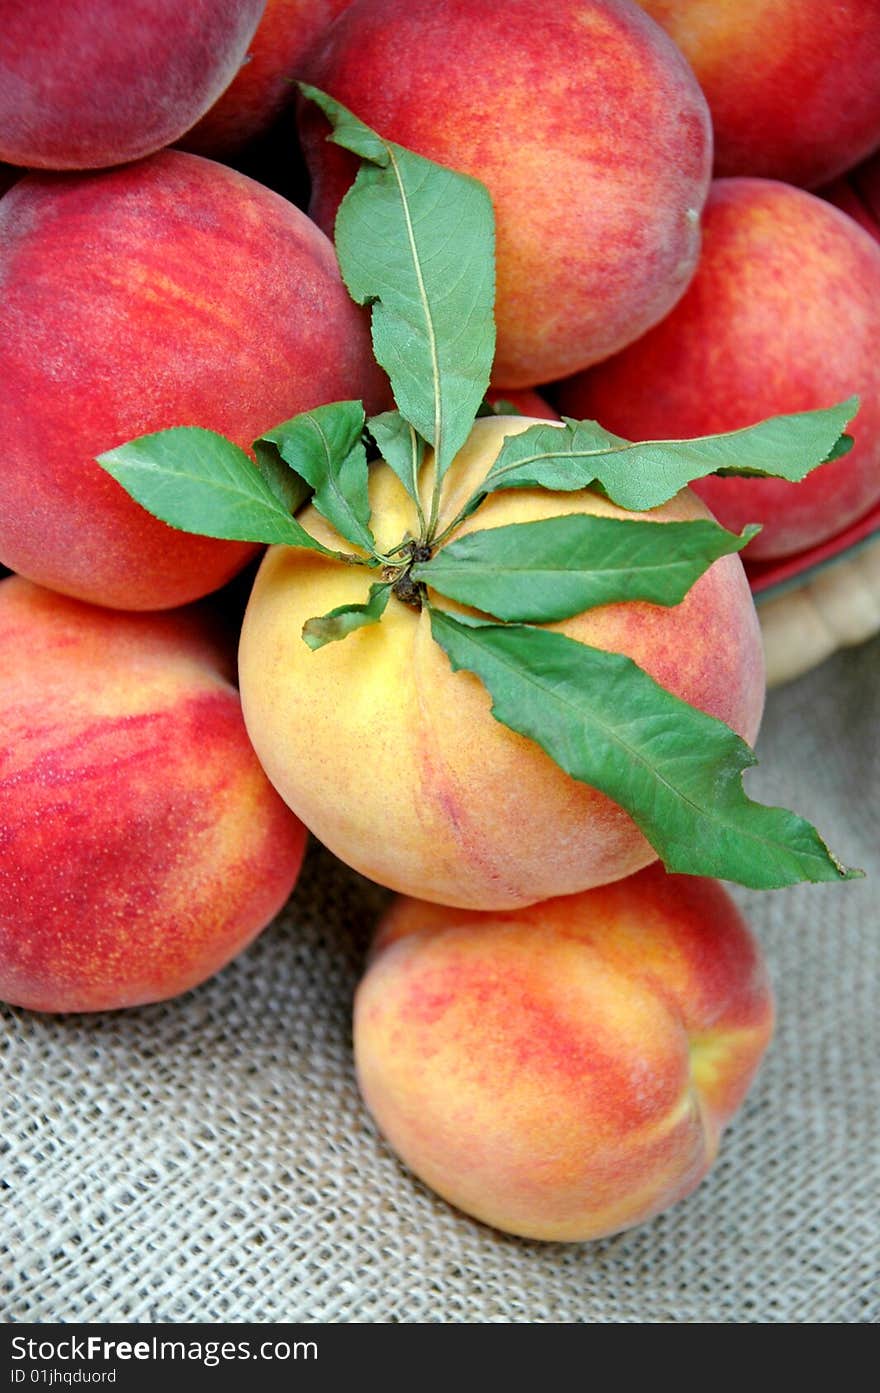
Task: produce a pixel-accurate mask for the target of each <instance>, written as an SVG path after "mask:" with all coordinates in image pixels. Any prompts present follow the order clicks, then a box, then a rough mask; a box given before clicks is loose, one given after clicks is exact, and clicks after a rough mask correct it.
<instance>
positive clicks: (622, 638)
mask: <svg viewBox="0 0 880 1393" xmlns="http://www.w3.org/2000/svg"><path fill="white" fill-rule="evenodd" d="M532 424H534V422H532V421H530V420H529V419H527V418H525V419H524V418H521V417H507V418H504V417H486V418H485V419H483V420H480V421H478V422H477V423H476V425H475V426H474V429H473V433H472V435H471V437H470V440H469V442H468V444H467V445H466V446H465V448H464V450H463V451H462V452H461V453H460V454H459V456H458V458H457V460H456V461H455V462H454V464H453V466H452V469H451V471H450V474H449V475H448V476H447V483H449V487H448V488H447V490H446V497H445V502H444V505H443V508H442V511H441V526H442V524H443V520H444V519H448V520H451V518H452V517H454V516H455V514H456V513H457V512H458V510H459V508H460V507H461V506H462V505H463V504H464V502H465V500H466V499H467V497H469V495H470V493H471V492H472V490H473V489H474V488H476V487H477V485H478V484H479V483H480V482H481V481H482V479H483V478H484V477H485V475H486V473H487V471H488V469H489V466H490V464H491V462H492V460H493V459H494V458H495V456H496V454H497V452H498V449H499V447H500V445H501V441H502V439H503V437H504V436H505V435H511V434H515V433H518V432H519V431H522V430H525V429H526V428H527V427H528V426H529V425H532ZM371 500H372V505H373V530H374V534H375V536H376V539H377V542H378V543H379V546H380V547H384V548H389V547H391V546H394V545H396V544H397V543H398V542H400V541H401V540H402V539H403V538H404V537H405V535H406V534H407V531H409V532H410V534H411V535H417V526H416V520H415V517H414V516H413V514H412V511H411V510H412V504H411V503H410V501H409V499H408V498H407V496H406V495H405V494H404V491H403V488H402V485H401V484H400V483H399V481H398V480H397V478H396V476H395V475H394V474H392V472H391V470H390V469H388V468H387V466H385V465H381V466H378V467H376V468H375V469H374V470H373V473H372V479H371ZM576 512H595V513H604V514H608V513H616V514H617V515H618V516H624V517H626V516H630V515H629V514H625V513H623V512H622V510H620V509H616V508H614V506H613V505H612V504H610V503H608V502H606V501H604V500H603V499H601V498H599V497H598V496H597V495H595V494H591V493H588V492H586V491H584V492H581V493H570V494H552V493H547V492H544V491H542V490H528V489H517V490H511V491H509V492H505V493H496V494H493V495H491V496H490V498H489V499H487V501H486V503H485V504H484V505H483V506H482V507H481V508H480V509H479V510H478V511H477V512H476V513H475V514H474V515H473V516H472V517H471V518H470V519H469V520H468V521H467V522H466V523H465V524H464V525H463V527H462V528H461V529H460V531H459V532H457V533H456V534H455V535H456V536H461V535H463V534H464V533H465V532H471V531H476V530H479V529H481V528H485V527H496V526H499V525H501V524H503V523H510V522H524V521H531V520H533V519H536V518H541V517H548V516H555V515H558V514H560V513H576ZM639 516H645V515H639ZM650 516H651V517H652V518H655V519H657V520H660V521H663V520H664V519H665V520H669V521H672V520H679V519H687V518H693V517H704V516H706V513H705V510H704V509H703V507H702V505H701V504H700V503H699V501H698V500H696V499H695V498H693V497H692V496H690V495H688V494H687V493H682V494H680V495H679V496H678V498H677V499H675V500H674V501H673V502H672V503H670V504H667V505H666V506H665V507H664V508H663V509H662V510H655V512H654V513H653V514H651V515H650ZM302 521H303V524H304V526H306V527H307V529H308V530H309V531H312V532H313V534H314V535H316V536H318V537H320V538H321V539H322V540H324V541H325V543H330V544H331V545H333V546H337V547H338V546H339V540H338V538H336V536H335V534H334V533H333V532H332V531H331V529H330V528H329V527H328V526H327V525H326V524H324V523H323V522H322V520H321V519H320V517H319V516H318V515H317V514H316V513H315V512H314V511H311V510H310V511H307V512H306V513H304V514H303V515H302ZM347 549H348V550H350V548H347ZM376 579H377V574H376V572H374V571H370V572H367V571H364V570H362V569H360V568H357V567H351V566H342V565H340V564H339V563H338V562H328V561H327V560H325V559H323V558H322V557H320V556H319V555H316V554H314V553H311V552H304V551H294V550H291V549H285V548H273V549H270V551H269V552H268V553H267V555H266V557H265V558H264V560H263V562H262V564H261V567H260V570H259V572H258V574H257V578H256V581H255V583H254V589H253V591H252V593H251V598H250V601H249V604H248V608H247V612H246V614H245V619H244V625H243V629H242V636H241V647H240V650H239V672H240V680H241V692H242V705H243V708H244V714H245V721H246V723H247V727H248V733H249V735H250V737H251V740H252V741H253V744H254V748H255V749H256V751H257V754H258V756H259V759H260V762H261V763H262V765H263V767H264V769H265V770H266V772H267V774H268V775H269V778H270V779H271V780H272V782H273V783H274V785H275V787H276V788H277V789H278V791H279V792H280V793H281V796H282V797H283V798H284V799H285V801H286V802H288V803H289V804H290V806H291V807H292V808H293V810H294V811H295V812H296V814H297V816H299V817H301V818H302V820H303V822H305V824H306V826H308V827H309V828H310V829H311V830H312V831H313V832H314V833H315V835H316V836H317V837H318V838H319V839H320V840H321V841H323V842H324V843H325V844H326V845H327V846H328V847H329V848H330V850H331V851H333V852H334V853H335V854H336V855H337V856H339V857H340V858H341V859H342V860H343V861H346V862H348V863H349V864H350V865H352V866H354V867H355V869H357V870H359V871H361V872H362V873H363V874H364V875H367V876H369V877H371V878H372V879H373V880H376V881H378V882H379V883H380V884H383V885H387V886H390V887H391V888H392V889H394V890H401V891H403V892H405V893H407V894H413V895H417V896H418V897H419V898H421V899H426V900H436V901H440V902H443V903H448V904H457V905H467V906H470V907H473V908H476V909H498V908H511V907H514V906H518V905H523V904H530V903H533V902H534V901H536V900H541V899H546V898H547V897H548V896H549V895H551V894H567V893H573V892H574V891H577V890H582V889H585V888H586V887H588V886H590V885H595V884H598V883H602V882H604V881H609V880H615V879H618V878H619V877H621V876H625V875H628V874H630V873H631V872H632V871H635V870H638V869H639V868H640V867H642V866H644V865H646V864H648V862H650V861H652V860H654V859H655V853H654V851H653V849H652V848H651V847H650V846H649V845H648V843H647V842H646V841H645V840H644V838H643V837H642V835H641V833H640V832H639V831H638V830H637V828H636V827H635V825H634V824H633V823H632V822H631V820H630V819H629V817H628V816H627V815H626V814H625V813H623V812H622V811H621V809H620V808H618V807H617V806H616V805H615V804H613V803H611V802H610V801H609V800H608V799H606V798H605V797H604V796H602V795H601V794H599V793H597V792H596V791H595V790H593V789H591V788H589V787H587V786H586V785H585V784H583V783H579V782H576V781H575V780H574V779H572V778H570V777H569V776H568V775H567V774H565V773H563V771H562V770H561V769H560V768H559V767H558V766H557V765H556V764H554V762H553V761H552V760H551V759H550V757H549V756H548V755H547V754H545V753H544V752H543V750H541V749H540V748H539V747H538V746H537V745H535V744H534V743H533V742H532V741H529V740H527V739H525V737H523V736H520V735H517V734H515V733H514V732H513V731H511V730H509V729H508V728H507V727H506V726H503V725H501V724H500V723H499V722H498V721H496V720H495V718H494V717H493V716H492V715H491V714H490V705H491V701H490V698H489V695H488V693H487V692H486V689H485V688H484V687H483V685H482V683H481V682H480V681H479V680H478V678H476V677H475V676H473V675H472V674H470V673H467V672H459V673H453V672H452V670H451V668H450V665H449V661H448V659H447V657H446V655H445V653H444V652H443V650H442V649H441V648H440V647H439V645H438V644H436V643H435V642H434V640H433V639H432V637H431V630H430V619H429V616H428V613H427V611H426V610H423V611H421V613H418V612H417V611H416V610H414V609H413V608H412V607H410V606H408V605H406V604H403V603H402V602H401V601H399V600H397V599H396V598H395V597H392V598H391V599H390V601H389V604H388V608H387V609H386V611H385V615H384V617H383V619H382V621H381V623H379V624H378V625H373V626H371V627H369V628H362V629H360V630H358V631H357V632H355V633H354V634H352V635H350V636H349V637H348V638H346V639H345V640H344V641H341V642H336V643H330V644H327V645H326V646H325V647H324V648H321V649H319V650H318V651H317V652H314V653H313V652H310V650H309V649H308V648H307V646H306V645H305V643H303V642H302V640H301V638H300V634H301V630H302V626H303V623H304V622H305V621H306V620H307V619H310V618H312V617H314V616H317V615H323V614H326V613H327V612H328V611H329V610H331V609H333V608H335V607H336V606H337V605H341V604H345V603H351V602H362V601H364V600H365V599H366V598H367V592H368V587H369V584H370V582H371V581H374V580H376ZM437 603H438V604H439V605H442V606H447V607H448V608H455V607H454V606H452V604H451V602H447V601H442V600H440V599H439V597H437ZM553 627H554V628H558V629H559V630H561V631H562V632H564V633H566V634H568V635H570V636H571V637H573V638H576V639H580V640H581V641H583V642H587V643H594V644H596V645H597V646H598V647H602V648H607V649H611V650H613V651H617V652H624V653H627V654H629V656H631V657H632V658H634V659H635V661H636V662H638V663H639V664H640V665H641V666H643V667H644V668H646V669H647V670H648V671H649V672H650V673H651V675H652V676H653V677H654V678H655V679H656V680H657V681H659V682H660V683H661V684H662V685H663V686H665V687H668V688H669V689H671V690H672V691H674V692H675V693H676V694H677V695H679V696H680V697H682V698H683V699H684V700H687V701H690V702H691V703H693V704H695V705H697V706H700V707H702V709H704V710H706V711H708V712H710V713H711V714H712V715H714V716H717V717H720V718H721V719H722V720H726V721H728V723H729V724H731V725H733V726H734V727H735V728H736V729H737V730H738V731H739V733H740V734H741V735H743V736H744V737H745V738H746V739H748V740H750V739H752V738H753V737H754V735H755V733H756V731H757V728H758V725H759V722H760V716H761V710H762V705H763V696H764V669H763V656H762V651H761V642H760V635H759V630H758V624H757V620H756V618H755V612H754V607H753V605H752V601H751V596H750V594H749V590H748V586H747V584H746V580H745V575H744V573H743V569H742V565H741V563H740V561H739V558H738V557H726V558H723V559H722V560H720V561H718V562H716V563H715V565H713V566H712V567H711V568H710V570H709V571H708V572H707V574H706V575H705V576H704V577H702V578H701V580H700V581H698V582H697V584H696V585H695V586H694V587H693V588H692V590H691V591H690V593H689V595H688V596H687V597H686V599H685V600H684V601H683V603H682V604H681V605H679V606H677V607H676V608H674V609H663V608H660V607H658V606H654V605H648V604H622V605H606V606H603V607H602V608H600V609H595V610H591V611H590V612H588V613H587V614H584V615H581V616H577V617H575V618H574V619H569V620H565V621H563V622H562V623H561V624H559V625H555V626H553Z"/></svg>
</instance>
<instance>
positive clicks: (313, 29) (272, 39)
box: [180, 0, 349, 159]
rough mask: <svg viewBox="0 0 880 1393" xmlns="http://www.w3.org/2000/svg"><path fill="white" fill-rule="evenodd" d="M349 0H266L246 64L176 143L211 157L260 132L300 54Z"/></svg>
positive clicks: (288, 93) (285, 93)
mask: <svg viewBox="0 0 880 1393" xmlns="http://www.w3.org/2000/svg"><path fill="white" fill-rule="evenodd" d="M348 3H349V0H268V3H267V5H266V9H265V11H264V13H263V17H262V19H261V20H260V23H259V24H258V26H257V32H256V33H255V34H254V37H253V39H252V40H251V42H250V43H249V44H248V57H247V62H246V63H245V64H244V66H243V67H242V68H241V69H240V71H239V72H238V73H236V75H235V77H234V78H233V80H232V82H231V83H230V84H229V86H228V87H227V88H226V91H225V92H224V93H223V95H222V96H221V97H219V98H218V99H217V101H216V102H215V103H214V105H213V106H212V107H211V109H210V111H207V112H206V113H205V115H204V116H203V117H202V118H201V120H200V121H198V122H197V123H196V125H195V126H193V128H192V130H191V131H187V133H186V135H185V136H184V137H183V139H182V140H181V141H180V145H181V147H182V148H183V149H184V150H191V151H192V152H193V153H194V154H196V155H209V156H211V157H212V158H214V159H220V158H222V157H224V156H228V155H233V154H235V153H236V152H238V151H239V150H241V148H242V146H244V145H246V144H247V143H248V141H250V140H253V139H255V138H256V137H257V136H259V135H262V134H263V133H264V131H267V130H268V129H269V127H270V126H271V124H272V122H273V121H274V120H275V118H276V117H277V116H278V115H280V113H281V112H282V111H283V110H284V108H285V107H286V106H287V105H289V103H290V102H292V101H293V99H294V96H295V94H296V88H295V86H294V85H293V82H292V78H293V77H294V76H295V75H296V73H297V71H298V66H299V63H300V61H301V59H302V56H303V54H304V53H306V52H307V51H308V49H309V48H310V46H311V45H312V44H313V43H314V41H315V39H316V38H317V37H318V36H319V35H320V34H321V33H322V32H323V30H325V29H326V28H327V27H328V25H330V24H331V23H332V21H333V20H334V19H335V18H336V16H337V15H338V14H339V13H340V12H341V11H342V10H344V9H345V7H346V5H347V4H348Z"/></svg>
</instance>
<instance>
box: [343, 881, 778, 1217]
mask: <svg viewBox="0 0 880 1393" xmlns="http://www.w3.org/2000/svg"><path fill="white" fill-rule="evenodd" d="M772 1030H773V1001H772V996H771V993H770V988H769V985H768V982H767V977H766V973H765V970H764V966H763V963H762V960H761V955H760V952H759V949H758V946H757V944H756V943H755V941H754V939H753V938H752V936H751V935H750V933H749V931H748V929H747V928H746V925H745V923H744V922H743V920H742V918H741V917H740V915H739V913H738V912H737V909H736V907H735V905H734V903H733V901H732V900H731V898H730V896H729V895H728V894H727V892H726V891H725V890H723V889H722V887H721V886H720V885H719V884H717V882H715V881H710V880H701V879H697V878H691V877H688V876H670V875H667V874H666V872H665V871H664V870H663V869H662V868H661V867H660V866H658V865H655V866H651V867H649V868H648V869H647V870H643V871H641V872H640V873H639V874H638V875H636V876H632V877H630V878H629V879H627V880H622V881H618V882H617V883H616V884H614V885H608V886H605V887H602V888H600V889H596V890H588V891H586V892H585V893H583V894H580V895H572V896H568V897H566V898H564V899H554V900H548V901H545V902H544V903H543V904H537V905H534V906H532V907H531V908H529V909H520V910H517V911H516V912H511V913H508V914H504V915H501V914H482V915H481V914H477V913H474V912H468V911H465V910H454V909H447V908H441V907H439V906H437V905H428V904H424V903H422V902H420V901H418V900H410V899H402V900H399V901H398V902H397V903H396V904H395V905H394V906H393V907H392V909H391V911H390V913H389V914H388V916H387V918H386V919H385V921H384V923H383V924H382V925H381V927H380V929H379V933H378V937H377V940H376V943H375V946H374V949H373V952H372V955H371V959H370V963H369V966H368V969H367V972H366V975H365V977H364V979H363V981H362V982H361V984H360V987H359V989H358V992H357V996H356V999H355V1018H354V1042H355V1059H356V1063H357V1071H358V1080H359V1084H360V1088H361V1091H362V1093H363V1096H364V1099H365V1101H366V1104H367V1107H368V1108H369V1110H370V1112H371V1113H372V1115H373V1117H374V1119H375V1121H376V1123H377V1125H378V1127H379V1129H380V1131H381V1132H383V1133H384V1135H385V1136H386V1137H387V1139H388V1141H389V1142H390V1143H391V1146H392V1147H393V1148H394V1150H395V1151H396V1152H397V1153H398V1155H400V1156H401V1158H402V1159H403V1160H404V1161H405V1162H406V1164H407V1165H408V1166H409V1167H410V1169H411V1170H413V1171H415V1173H416V1175H418V1176H420V1177H421V1179H422V1180H424V1181H425V1182H426V1183H427V1184H428V1185H430V1186H431V1188H432V1189H434V1190H436V1191H437V1192H438V1193H439V1194H440V1195H442V1196H443V1197H444V1198H445V1199H447V1200H449V1201H451V1203H453V1204H455V1205H457V1206H458V1207H459V1208H460V1209H463V1210H464V1211H465V1212H466V1213H468V1214H472V1215H474V1216H475V1217H476V1218H478V1219H482V1220H483V1222H484V1223H487V1224H493V1225H494V1226H495V1227H496V1228H500V1229H504V1230H507V1231H508V1232H510V1233H515V1234H521V1235H523V1236H525V1237H527V1238H540V1239H550V1240H567V1241H579V1240H583V1239H592V1238H600V1237H603V1236H605V1235H607V1234H611V1233H617V1232H619V1231H620V1230H621V1229H625V1228H630V1227H631V1226H632V1225H633V1224H639V1223H642V1222H643V1221H644V1220H645V1219H649V1218H651V1216H652V1215H654V1214H657V1213H658V1212H659V1211H661V1210H663V1209H666V1208H667V1207H668V1206H669V1205H671V1204H674V1203H675V1202H676V1201H677V1200H680V1199H682V1198H683V1197H684V1196H685V1195H686V1194H688V1193H690V1191H691V1190H693V1189H694V1187H695V1186H696V1185H697V1184H698V1183H699V1181H700V1180H701V1179H702V1177H703V1176H704V1175H705V1174H706V1172H707V1171H708V1170H709V1168H710V1166H711V1165H712V1163H713V1161H714V1159H715V1156H716V1154H717V1150H718V1142H719V1138H720V1133H721V1130H722V1128H723V1127H724V1126H725V1124H726V1123H727V1122H728V1121H729V1120H730V1118H731V1117H732V1115H733V1113H734V1112H735V1111H736V1109H737V1108H738V1107H739V1105H740V1103H741V1102H742V1100H743V1098H744V1096H745V1094H746V1090H747V1089H748V1087H749V1084H750V1083H751V1081H752V1078H753V1076H754V1073H755V1070H756V1069H757V1067H758V1063H759V1061H760V1058H761V1055H762V1053H763V1051H764V1049H765V1047H766V1045H767V1043H768V1041H769V1039H770V1036H771V1034H772Z"/></svg>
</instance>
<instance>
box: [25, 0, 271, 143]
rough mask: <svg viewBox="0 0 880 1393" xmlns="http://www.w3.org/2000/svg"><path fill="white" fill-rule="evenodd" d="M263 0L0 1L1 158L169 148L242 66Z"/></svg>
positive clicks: (264, 0)
mask: <svg viewBox="0 0 880 1393" xmlns="http://www.w3.org/2000/svg"><path fill="white" fill-rule="evenodd" d="M265 3H266V0H150V4H149V5H120V4H119V0H88V3H87V4H59V5H40V6H38V7H36V8H35V7H34V5H33V4H32V3H31V0H5V3H4V5H3V35H2V60H0V67H2V71H3V81H2V82H0V159H4V160H8V161H9V163H10V164H23V165H31V166H33V167H34V168H39V169H92V168H98V167H100V166H104V165H113V164H121V163H123V162H124V161H126V160H136V159H139V158H140V157H141V156H142V155H149V154H152V153H153V152H154V151H156V150H159V149H161V148H162V146H163V145H168V144H170V143H171V141H173V140H177V138H178V137H179V136H181V135H183V133H184V131H186V130H188V129H189V127H190V126H191V125H193V123H194V122H195V121H197V120H198V118H199V117H200V116H201V115H202V113H203V112H205V111H207V109H208V107H210V106H211V104H212V103H213V102H214V101H215V100H216V99H217V97H219V96H220V93H221V92H222V91H223V89H224V88H225V87H226V86H227V85H228V84H229V82H231V80H232V79H233V77H234V76H235V74H236V72H237V71H238V69H239V68H240V67H241V65H242V63H243V62H244V60H245V57H246V53H247V46H248V42H249V40H250V39H251V37H252V36H253V33H254V30H255V29H256V27H257V23H258V21H259V19H260V15H261V14H262V12H263V9H264V7H265Z"/></svg>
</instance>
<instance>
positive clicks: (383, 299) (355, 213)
mask: <svg viewBox="0 0 880 1393" xmlns="http://www.w3.org/2000/svg"><path fill="white" fill-rule="evenodd" d="M302 91H303V93H304V94H305V95H306V96H307V97H310V98H311V99H312V100H313V101H315V102H316V103H317V104H318V106H320V107H321V109H322V111H323V112H324V114H325V115H326V116H327V117H328V119H329V120H330V122H331V124H332V125H333V127H334V134H333V136H332V137H331V139H332V140H334V141H335V142H336V144H338V145H343V146H345V148H346V149H348V150H352V151H354V153H355V154H357V155H360V156H361V158H362V159H364V160H367V161H370V162H371V163H368V164H365V165H362V166H361V168H360V170H359V172H358V175H357V178H356V180H355V182H354V184H353V186H352V187H351V189H349V191H348V193H347V194H346V196H345V198H344V199H343V200H342V203H341V205H340V208H339V212H338V215H337V218H336V233H335V240H336V253H337V256H338V257H339V265H340V268H341V270H342V275H343V279H344V280H345V283H346V285H347V286H348V289H349V292H350V293H351V295H352V298H353V299H354V300H356V301H357V303H358V304H361V305H365V304H370V305H372V310H373V345H374V349H375V353H376V357H377V359H378V361H379V363H380V364H381V365H382V367H383V368H384V369H385V371H386V372H387V373H388V376H389V377H390V379H391V386H392V389H393V391H394V398H395V401H396V402H397V405H398V406H399V408H400V411H401V413H402V414H403V416H404V417H405V418H406V420H407V421H409V422H410V423H411V424H412V425H413V426H415V428H416V430H417V431H418V432H419V434H420V435H421V436H423V437H424V439H425V440H427V441H428V442H429V443H430V444H431V445H433V446H434V450H435V455H436V467H437V476H438V479H442V477H443V475H444V474H445V473H446V470H447V469H448V468H449V465H450V463H451V462H452V459H453V458H454V456H455V455H456V454H457V453H458V451H459V450H460V448H461V446H462V445H463V444H464V442H465V440H466V439H467V437H468V435H469V433H470V429H471V426H472V425H473V423H474V418H475V416H476V413H477V409H478V407H479V405H480V403H481V401H482V400H483V397H484V395H485V393H486V389H487V387H488V385H489V373H490V370H491V367H492V358H493V354H494V350H495V322H494V319H493V314H492V311H493V305H494V298H495V279H494V276H495V272H494V216H493V212H492V202H491V199H490V198H489V194H488V193H487V191H486V189H485V188H484V187H483V185H482V184H480V183H478V182H477V181H476V180H475V179H470V178H468V177H467V176H466V175H463V174H457V173H456V172H455V171H454V170H451V169H446V168H444V167H443V166H442V165H437V164H433V163H432V162H431V161H430V160H425V159H422V157H421V156H420V155H416V154H413V152H412V151H410V150H405V149H404V148H403V147H402V146H400V145H395V144H393V143H392V142H391V141H388V140H383V139H382V138H381V137H379V136H377V135H376V133H375V132H373V131H371V130H370V129H369V127H367V126H365V125H364V124H363V123H362V122H361V121H359V120H358V118H357V117H356V116H354V115H353V114H352V113H351V112H350V111H347V110H346V108H345V107H343V106H341V105H340V104H339V103H338V102H336V101H334V100H333V98H332V97H328V96H327V95H326V94H324V93H322V92H319V91H318V90H317V89H316V88H314V87H309V86H307V85H305V84H303V85H302Z"/></svg>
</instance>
